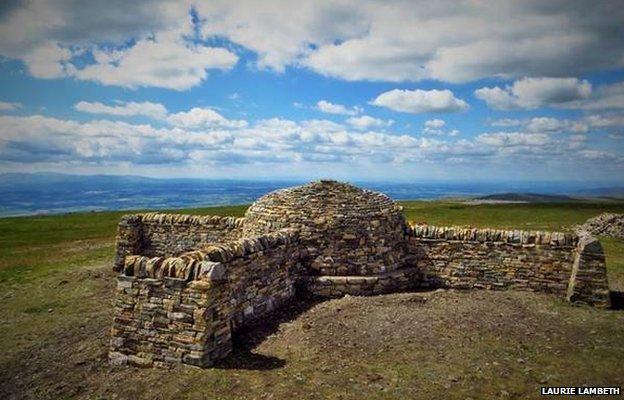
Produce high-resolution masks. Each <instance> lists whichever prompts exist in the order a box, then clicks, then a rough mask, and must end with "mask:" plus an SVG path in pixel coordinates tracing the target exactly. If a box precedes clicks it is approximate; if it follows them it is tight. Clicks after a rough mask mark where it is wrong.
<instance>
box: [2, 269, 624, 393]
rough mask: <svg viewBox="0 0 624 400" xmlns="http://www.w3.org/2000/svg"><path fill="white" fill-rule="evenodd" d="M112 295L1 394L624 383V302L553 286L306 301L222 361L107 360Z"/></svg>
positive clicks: (519, 389)
mask: <svg viewBox="0 0 624 400" xmlns="http://www.w3.org/2000/svg"><path fill="white" fill-rule="evenodd" d="M109 278H110V277H103V278H102V279H109ZM68 284H71V283H68ZM105 286H107V285H105ZM103 288H104V287H103ZM107 289H108V288H107ZM106 293H112V290H110V291H107V292H105V291H102V292H101V293H100V294H101V295H102V296H103V300H102V301H101V304H102V306H101V309H100V310H99V311H98V310H93V313H92V314H90V315H89V316H88V317H89V318H90V319H89V320H88V321H87V320H86V318H87V316H85V322H84V323H80V324H72V325H69V326H64V327H62V329H57V330H55V331H54V332H53V333H51V334H49V335H47V336H46V337H42V338H41V340H40V342H38V343H36V344H35V345H32V346H30V347H28V348H27V349H25V350H24V351H21V352H20V353H19V354H16V355H15V356H14V357H11V359H9V360H3V361H2V365H1V366H0V367H1V370H2V372H0V383H1V390H0V397H2V398H9V399H12V398H15V399H17V398H20V399H21V398H26V399H41V398H61V397H69V398H120V399H126V398H137V399H138V398H141V399H143V398H144V399H169V398H179V397H184V398H197V399H202V398H206V399H220V398H223V399H240V398H249V399H256V398H258V399H261V398H267V399H291V398H297V397H298V398H306V399H310V398H311V399H321V398H343V399H351V398H353V399H362V398H432V397H444V398H470V397H472V398H534V397H537V393H538V390H539V387H540V386H543V385H546V384H548V385H583V384H587V385H622V378H621V373H620V372H621V367H622V363H621V360H622V359H623V357H624V330H622V329H621V327H622V324H623V323H624V313H623V312H621V311H598V310H594V309H591V308H586V307H572V306H570V305H568V304H565V303H563V302H560V301H558V300H556V299H554V298H552V297H550V296H546V295H540V294H534V293H519V292H486V291H474V292H457V291H437V292H426V293H404V294H393V295H387V296H377V297H345V298H342V299H337V300H332V301H326V302H315V301H302V302H300V303H297V304H295V305H293V306H292V307H290V308H287V309H285V310H283V312H281V313H280V314H279V315H276V316H275V318H273V319H270V320H267V321H266V322H265V323H264V324H263V325H262V326H261V327H258V328H256V329H252V330H249V331H247V332H243V333H241V334H240V335H238V336H237V337H236V338H235V340H236V346H237V347H236V351H235V353H234V354H233V355H232V357H230V358H229V359H227V360H225V361H223V362H222V363H221V364H219V365H217V366H216V367H215V368H213V369H207V370H201V369H194V368H189V367H177V368H174V369H171V370H141V369H134V368H125V367H110V366H108V365H107V363H106V351H107V342H108V329H109V324H110V312H109V311H108V310H107V308H108V307H109V304H110V303H109V302H110V294H108V295H107V294H106Z"/></svg>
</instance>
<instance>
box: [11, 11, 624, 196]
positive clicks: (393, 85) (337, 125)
mask: <svg viewBox="0 0 624 400" xmlns="http://www.w3.org/2000/svg"><path fill="white" fill-rule="evenodd" d="M39 171H54V172H65V173H78V174H95V173H97V174H124V175H126V174H132V175H145V176H152V177H200V178H233V179H308V178H311V179H315V178H335V179H347V180H391V181H409V180H434V181H435V180H440V181H583V182H597V183H598V182H611V183H618V184H622V183H624V178H623V177H624V7H622V2H621V0H615V1H585V0H583V1H577V0H552V1H547V2H544V1H541V0H539V1H527V0H523V1H501V0H493V1H487V0H473V1H436V2H432V1H365V0H361V1H340V0H339V1H336V0H334V1H322V0H320V1H319V0H316V1H305V0H303V1H297V2H293V1H281V0H279V1H273V0H267V1H262V2H258V1H236V2H233V1H219V0H215V1H195V2H187V1H178V0H175V1H172V0H171V1H170V0H153V1H135V2H127V1H125V0H108V1H106V2H101V1H79V0H73V1H71V0H66V1H15V0H8V1H3V2H1V3H0V172H39Z"/></svg>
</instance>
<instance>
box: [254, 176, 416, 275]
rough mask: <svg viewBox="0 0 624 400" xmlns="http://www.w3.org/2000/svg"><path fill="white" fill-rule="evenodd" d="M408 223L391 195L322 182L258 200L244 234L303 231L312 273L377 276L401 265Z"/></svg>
mask: <svg viewBox="0 0 624 400" xmlns="http://www.w3.org/2000/svg"><path fill="white" fill-rule="evenodd" d="M406 227H407V224H406V221H405V217H404V216H403V214H402V208H401V207H400V206H399V205H397V204H396V203H395V202H394V201H392V199H390V198H389V197H388V196H386V195H385V194H382V193H377V192H373V191H371V190H367V189H361V188H358V187H356V186H353V185H350V184H347V183H342V182H336V181H326V180H322V181H317V182H312V183H309V184H307V185H303V186H297V187H293V188H288V189H281V190H277V191H274V192H271V193H269V194H267V195H265V196H263V197H261V198H260V199H258V201H256V202H255V203H253V204H252V205H251V207H249V209H248V210H247V212H246V214H245V223H244V225H243V235H244V236H246V237H252V236H258V235H263V234H266V233H270V232H274V231H276V230H279V229H283V228H293V229H297V230H298V231H299V232H300V238H301V240H302V241H303V242H304V243H305V245H306V246H307V248H308V250H309V253H310V254H309V257H308V259H306V260H305V261H304V264H305V267H307V268H309V271H308V272H309V273H310V274H315V275H372V274H378V273H383V272H386V271H391V270H394V269H397V268H399V267H400V266H401V265H400V263H401V260H403V259H404V255H405V248H404V246H405V235H406Z"/></svg>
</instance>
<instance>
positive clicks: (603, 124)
mask: <svg viewBox="0 0 624 400" xmlns="http://www.w3.org/2000/svg"><path fill="white" fill-rule="evenodd" d="M586 121H587V123H588V124H589V125H590V126H592V127H596V128H610V127H624V114H607V115H590V116H588V117H587V118H586Z"/></svg>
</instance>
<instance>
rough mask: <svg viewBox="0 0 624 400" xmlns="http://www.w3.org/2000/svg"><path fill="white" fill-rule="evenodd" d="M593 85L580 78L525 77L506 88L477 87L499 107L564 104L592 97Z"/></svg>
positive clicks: (481, 96)
mask: <svg viewBox="0 0 624 400" xmlns="http://www.w3.org/2000/svg"><path fill="white" fill-rule="evenodd" d="M591 92H592V87H591V84H590V83H589V82H587V81H585V80H579V79H577V78H543V77H542V78H522V79H520V80H518V81H515V82H514V83H513V84H512V85H511V86H507V87H505V88H504V89H503V88H500V87H498V86H495V87H492V88H489V87H483V88H480V89H477V90H475V96H476V97H477V98H479V99H481V100H483V101H485V102H486V103H487V105H488V106H489V107H491V108H494V109H497V110H511V109H517V108H521V109H534V108H538V107H543V106H553V107H563V106H565V105H566V104H570V103H572V102H574V101H579V100H584V99H587V98H589V96H590V95H591Z"/></svg>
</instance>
